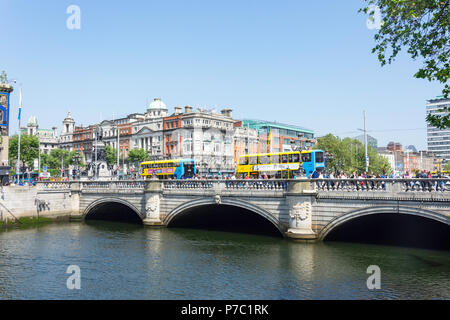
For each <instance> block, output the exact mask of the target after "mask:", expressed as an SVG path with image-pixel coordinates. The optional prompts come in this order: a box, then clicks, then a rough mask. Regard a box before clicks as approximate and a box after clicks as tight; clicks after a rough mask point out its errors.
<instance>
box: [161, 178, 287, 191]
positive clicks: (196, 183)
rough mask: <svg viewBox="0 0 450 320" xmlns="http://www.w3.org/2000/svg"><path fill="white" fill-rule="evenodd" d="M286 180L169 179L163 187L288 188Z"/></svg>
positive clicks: (164, 182)
mask: <svg viewBox="0 0 450 320" xmlns="http://www.w3.org/2000/svg"><path fill="white" fill-rule="evenodd" d="M287 185H288V182H287V181H286V180H167V181H163V189H165V190H170V189H176V190H183V189H201V190H205V189H224V190H287Z"/></svg>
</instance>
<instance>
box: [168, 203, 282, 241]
mask: <svg viewBox="0 0 450 320" xmlns="http://www.w3.org/2000/svg"><path fill="white" fill-rule="evenodd" d="M163 223H164V224H165V225H166V226H167V227H187V228H198V229H209V230H220V231H235V232H243V233H256V234H266V235H273V236H277V237H284V231H285V230H284V229H283V227H282V226H281V225H280V223H279V222H278V220H277V219H276V218H275V217H274V216H273V215H272V214H271V213H270V212H268V211H266V210H264V209H262V208H260V207H258V206H256V205H254V204H252V203H249V202H247V201H242V200H239V201H237V200H233V199H229V198H222V199H221V202H220V204H217V203H216V202H215V199H214V198H207V199H205V198H200V199H197V200H194V201H189V202H186V203H183V204H182V205H180V206H178V207H176V208H175V209H173V210H172V211H171V212H170V213H169V214H168V215H167V216H166V217H165V218H164V221H163Z"/></svg>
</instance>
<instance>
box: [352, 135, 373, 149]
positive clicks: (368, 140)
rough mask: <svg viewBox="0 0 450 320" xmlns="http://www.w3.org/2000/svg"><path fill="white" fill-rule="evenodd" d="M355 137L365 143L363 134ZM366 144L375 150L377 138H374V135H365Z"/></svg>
mask: <svg viewBox="0 0 450 320" xmlns="http://www.w3.org/2000/svg"><path fill="white" fill-rule="evenodd" d="M355 139H356V140H358V141H360V142H361V143H362V144H364V143H365V141H364V135H363V134H362V135H359V136H357V137H355ZM367 145H368V146H371V147H372V148H374V149H375V150H377V149H378V140H377V139H375V138H374V137H372V136H370V135H367Z"/></svg>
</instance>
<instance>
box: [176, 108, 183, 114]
mask: <svg viewBox="0 0 450 320" xmlns="http://www.w3.org/2000/svg"><path fill="white" fill-rule="evenodd" d="M181 112H182V108H181V107H175V114H176V115H177V114H180V113H181Z"/></svg>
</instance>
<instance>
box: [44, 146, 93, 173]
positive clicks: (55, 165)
mask: <svg viewBox="0 0 450 320" xmlns="http://www.w3.org/2000/svg"><path fill="white" fill-rule="evenodd" d="M77 153H78V155H79V157H80V159H82V156H81V153H80V152H78V151H68V150H64V149H53V150H52V151H50V154H41V169H42V168H43V167H44V166H46V167H47V170H48V171H49V172H50V174H51V175H55V173H56V172H59V170H60V169H61V159H62V160H63V161H62V165H63V167H64V168H67V167H68V166H69V165H74V164H75V155H76V154H77ZM78 166H79V167H84V163H83V161H82V160H81V161H80V163H78ZM56 175H57V174H56Z"/></svg>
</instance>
